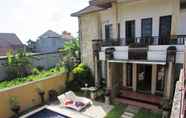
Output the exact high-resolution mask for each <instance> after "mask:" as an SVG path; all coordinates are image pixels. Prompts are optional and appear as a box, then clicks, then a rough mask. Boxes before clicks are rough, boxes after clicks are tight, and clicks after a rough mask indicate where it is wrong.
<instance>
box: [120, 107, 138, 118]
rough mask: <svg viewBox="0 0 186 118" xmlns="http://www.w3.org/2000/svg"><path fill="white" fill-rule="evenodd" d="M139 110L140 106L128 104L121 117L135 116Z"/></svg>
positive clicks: (129, 117) (130, 117) (132, 117)
mask: <svg viewBox="0 0 186 118" xmlns="http://www.w3.org/2000/svg"><path fill="white" fill-rule="evenodd" d="M138 111H139V108H138V107H135V106H130V105H128V106H127V108H126V109H125V112H124V113H123V114H122V116H121V118H134V116H135V115H136V114H137V113H138Z"/></svg>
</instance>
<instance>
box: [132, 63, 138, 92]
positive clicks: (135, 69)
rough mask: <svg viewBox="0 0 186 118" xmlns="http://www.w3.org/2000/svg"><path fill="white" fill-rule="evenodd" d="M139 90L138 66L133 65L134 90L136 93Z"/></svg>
mask: <svg viewBox="0 0 186 118" xmlns="http://www.w3.org/2000/svg"><path fill="white" fill-rule="evenodd" d="M136 88H137V64H132V89H133V91H136Z"/></svg>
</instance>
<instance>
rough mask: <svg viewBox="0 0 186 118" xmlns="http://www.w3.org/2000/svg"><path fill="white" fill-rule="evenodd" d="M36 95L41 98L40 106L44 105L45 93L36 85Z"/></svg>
mask: <svg viewBox="0 0 186 118" xmlns="http://www.w3.org/2000/svg"><path fill="white" fill-rule="evenodd" d="M36 90H37V93H38V95H39V96H40V98H41V104H44V103H45V96H44V95H45V91H44V90H43V88H42V87H41V85H37V88H36Z"/></svg>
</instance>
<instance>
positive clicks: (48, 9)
mask: <svg viewBox="0 0 186 118" xmlns="http://www.w3.org/2000/svg"><path fill="white" fill-rule="evenodd" d="M87 4H88V0H0V26H1V27H0V32H14V33H16V34H17V35H18V36H19V37H20V39H21V40H22V41H23V42H26V41H27V40H28V39H29V38H31V39H33V40H35V39H36V38H37V37H38V36H39V35H41V34H42V33H43V32H45V31H46V30H48V29H52V30H54V31H57V32H58V33H61V32H62V31H63V30H68V31H71V32H72V33H73V34H76V33H77V31H78V22H77V18H73V17H70V14H71V13H73V12H75V11H77V10H80V9H82V8H83V7H85V6H86V5H87Z"/></svg>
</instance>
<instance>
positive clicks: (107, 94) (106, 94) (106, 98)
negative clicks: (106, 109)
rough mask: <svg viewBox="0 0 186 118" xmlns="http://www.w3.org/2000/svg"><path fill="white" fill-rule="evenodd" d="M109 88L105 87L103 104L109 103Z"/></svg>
mask: <svg viewBox="0 0 186 118" xmlns="http://www.w3.org/2000/svg"><path fill="white" fill-rule="evenodd" d="M110 96H111V90H110V89H107V90H106V92H105V104H110Z"/></svg>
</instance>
